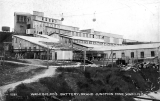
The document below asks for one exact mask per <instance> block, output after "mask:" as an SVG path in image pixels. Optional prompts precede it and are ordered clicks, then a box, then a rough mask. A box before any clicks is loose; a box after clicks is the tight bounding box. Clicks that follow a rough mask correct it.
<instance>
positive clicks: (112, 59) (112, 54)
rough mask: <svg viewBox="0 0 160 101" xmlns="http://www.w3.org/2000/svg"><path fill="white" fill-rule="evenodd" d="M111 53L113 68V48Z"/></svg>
mask: <svg viewBox="0 0 160 101" xmlns="http://www.w3.org/2000/svg"><path fill="white" fill-rule="evenodd" d="M111 54H112V68H113V51H112V50H111Z"/></svg>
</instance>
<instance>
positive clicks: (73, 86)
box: [7, 67, 158, 101]
mask: <svg viewBox="0 0 160 101" xmlns="http://www.w3.org/2000/svg"><path fill="white" fill-rule="evenodd" d="M150 71H152V74H151V73H150ZM57 72H61V74H59V75H58V76H56V77H47V78H42V79H41V80H40V81H39V82H34V83H31V84H21V85H19V86H17V87H16V89H15V90H14V91H12V92H16V93H17V94H18V95H20V96H26V95H28V96H30V93H33V92H43V93H44V92H45V93H47V92H51V93H53V92H57V93H58V94H60V93H61V92H63V93H70V92H76V93H94V94H96V93H113V94H115V93H127V92H128V93H138V92H140V91H143V92H145V91H147V90H151V84H150V82H147V81H146V78H148V79H150V80H151V82H154V86H156V87H155V89H153V90H157V89H158V87H157V86H158V84H157V82H156V80H157V78H158V72H157V71H156V70H155V69H144V70H141V71H138V72H134V71H133V70H131V71H128V72H125V71H120V69H118V68H112V69H111V68H93V67H87V68H86V71H85V72H84V71H83V69H82V68H58V69H57ZM142 74H143V76H142ZM144 75H146V76H144ZM147 75H150V76H147ZM151 76H153V77H151ZM153 78H154V79H153ZM135 96H136V95H135ZM57 97H58V98H60V99H63V100H64V101H65V100H66V99H73V98H74V100H73V101H80V99H83V100H84V99H85V100H84V101H134V100H133V96H117V95H116V96H113V95H112V96H71V97H68V96H67V97H66V96H57ZM33 98H36V99H34V100H33ZM46 98H47V99H48V100H49V101H51V100H53V99H52V98H51V97H50V96H47V97H46ZM31 99H32V101H36V100H37V99H38V100H39V101H44V100H43V99H42V96H39V97H35V96H34V97H33V96H32V97H30V99H29V100H28V101H31ZM16 100H17V98H15V97H14V98H13V99H12V101H16ZM23 100H24V99H21V100H19V101H23ZM7 101H11V99H9V97H8V99H7Z"/></svg>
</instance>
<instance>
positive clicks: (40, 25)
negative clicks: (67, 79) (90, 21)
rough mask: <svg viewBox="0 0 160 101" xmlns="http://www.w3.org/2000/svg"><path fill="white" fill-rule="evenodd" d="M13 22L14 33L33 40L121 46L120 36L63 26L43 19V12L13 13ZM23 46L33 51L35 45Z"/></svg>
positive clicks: (88, 45)
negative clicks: (51, 39)
mask: <svg viewBox="0 0 160 101" xmlns="http://www.w3.org/2000/svg"><path fill="white" fill-rule="evenodd" d="M14 20H15V32H16V33H18V34H22V35H24V34H26V35H30V36H32V37H35V38H36V37H42V36H43V35H47V36H50V37H53V38H55V39H59V42H60V43H64V44H68V45H73V43H75V44H76V45H80V46H82V47H96V46H108V45H122V39H123V37H122V35H116V34H110V33H105V32H100V31H94V30H93V29H86V30H79V28H78V27H73V26H67V25H63V24H62V21H61V20H59V19H54V18H49V17H45V16H44V13H43V12H37V11H33V14H28V13H15V15H14ZM13 38H15V39H14V40H16V39H20V40H25V39H26V40H28V41H24V42H27V43H26V44H28V42H31V40H29V39H27V37H25V39H24V38H22V37H19V36H14V37H13ZM28 38H30V37H28ZM18 43H20V44H21V42H17V43H15V42H14V44H13V45H14V47H15V48H16V49H19V47H16V46H19V45H17V44H18ZM31 43H32V42H31ZM23 44H24V45H23V46H25V49H29V48H31V49H32V48H33V49H34V48H35V47H36V46H35V43H34V45H32V46H34V47H30V46H28V47H26V46H27V45H25V43H23ZM75 47H79V46H75ZM60 54H61V53H60Z"/></svg>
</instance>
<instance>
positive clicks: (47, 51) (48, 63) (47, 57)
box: [47, 47, 49, 69]
mask: <svg viewBox="0 0 160 101" xmlns="http://www.w3.org/2000/svg"><path fill="white" fill-rule="evenodd" d="M48 68H49V47H48V48H47V69H48Z"/></svg>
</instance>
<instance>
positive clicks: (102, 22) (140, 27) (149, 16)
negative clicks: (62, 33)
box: [0, 0, 160, 42]
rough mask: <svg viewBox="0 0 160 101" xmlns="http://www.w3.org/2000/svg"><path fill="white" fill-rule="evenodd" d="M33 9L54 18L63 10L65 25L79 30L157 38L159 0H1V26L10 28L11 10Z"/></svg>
mask: <svg viewBox="0 0 160 101" xmlns="http://www.w3.org/2000/svg"><path fill="white" fill-rule="evenodd" d="M33 11H40V12H44V16H46V17H50V18H56V19H61V17H62V13H63V18H64V21H63V22H62V23H63V24H64V25H69V26H75V27H79V28H80V29H94V30H97V31H102V32H107V33H113V34H119V35H123V38H124V39H131V40H137V41H147V42H148V41H154V42H155V41H160V29H159V28H160V20H159V19H160V0H0V27H2V26H9V27H10V28H11V30H13V28H14V12H26V13H31V14H33ZM93 18H95V19H96V21H95V22H94V21H93ZM0 30H1V29H0Z"/></svg>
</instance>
